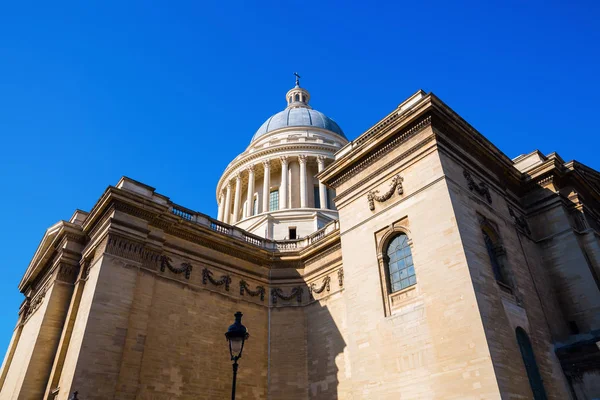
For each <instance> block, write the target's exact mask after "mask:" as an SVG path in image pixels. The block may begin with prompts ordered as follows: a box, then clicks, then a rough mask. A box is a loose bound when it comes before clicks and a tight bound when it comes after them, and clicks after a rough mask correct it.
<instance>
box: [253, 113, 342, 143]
mask: <svg viewBox="0 0 600 400" xmlns="http://www.w3.org/2000/svg"><path fill="white" fill-rule="evenodd" d="M290 126H299V127H300V126H305V127H315V128H321V129H326V130H328V131H331V132H334V133H337V134H338V135H340V136H341V137H343V138H344V139H346V136H345V135H344V132H343V131H342V128H340V126H339V125H338V124H337V123H336V122H335V121H334V120H332V119H331V118H329V117H328V116H327V115H325V114H323V113H322V112H319V111H317V110H313V109H310V108H304V107H298V108H286V109H285V110H283V111H280V112H278V113H277V114H275V115H273V116H272V117H271V118H269V119H267V120H266V121H265V122H264V123H263V124H262V125H261V126H260V128H258V130H257V131H256V133H255V134H254V136H253V137H252V141H254V140H256V139H258V138H259V137H261V136H262V135H265V134H267V133H269V132H272V131H274V130H277V129H280V128H287V127H290Z"/></svg>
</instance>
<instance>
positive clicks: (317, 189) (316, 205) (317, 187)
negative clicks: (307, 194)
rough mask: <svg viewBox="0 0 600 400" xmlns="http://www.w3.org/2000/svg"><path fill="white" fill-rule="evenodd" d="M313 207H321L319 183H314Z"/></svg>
mask: <svg viewBox="0 0 600 400" xmlns="http://www.w3.org/2000/svg"><path fill="white" fill-rule="evenodd" d="M314 193H315V208H321V197H320V196H319V185H315V191H314Z"/></svg>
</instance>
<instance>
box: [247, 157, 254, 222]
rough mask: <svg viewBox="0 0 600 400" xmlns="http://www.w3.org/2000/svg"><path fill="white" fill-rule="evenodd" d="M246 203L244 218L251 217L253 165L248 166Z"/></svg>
mask: <svg viewBox="0 0 600 400" xmlns="http://www.w3.org/2000/svg"><path fill="white" fill-rule="evenodd" d="M246 203H247V204H246V207H247V208H246V217H251V216H252V212H253V211H254V207H253V203H254V165H249V166H248V197H247V199H246Z"/></svg>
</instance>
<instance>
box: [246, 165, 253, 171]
mask: <svg viewBox="0 0 600 400" xmlns="http://www.w3.org/2000/svg"><path fill="white" fill-rule="evenodd" d="M246 169H247V170H248V172H254V164H250V165H248V166H247V167H246Z"/></svg>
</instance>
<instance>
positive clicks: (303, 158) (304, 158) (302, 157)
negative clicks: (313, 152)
mask: <svg viewBox="0 0 600 400" xmlns="http://www.w3.org/2000/svg"><path fill="white" fill-rule="evenodd" d="M307 160H308V156H307V155H306V154H300V155H299V156H298V162H299V163H300V164H306V161H307Z"/></svg>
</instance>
